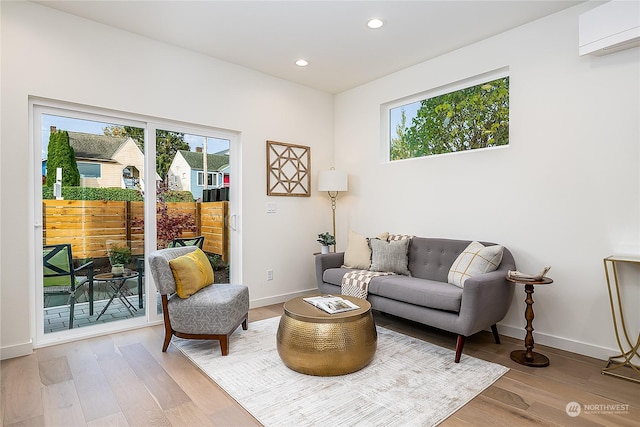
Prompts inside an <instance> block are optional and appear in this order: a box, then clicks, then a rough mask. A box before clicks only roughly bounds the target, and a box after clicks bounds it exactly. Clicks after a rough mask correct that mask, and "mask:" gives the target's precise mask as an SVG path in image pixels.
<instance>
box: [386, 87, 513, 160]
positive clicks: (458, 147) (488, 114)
mask: <svg viewBox="0 0 640 427" xmlns="http://www.w3.org/2000/svg"><path fill="white" fill-rule="evenodd" d="M454 86H456V87H460V85H452V87H451V88H444V90H440V91H439V93H437V94H434V95H433V96H428V95H429V94H426V95H427V96H426V97H425V96H423V97H422V98H421V99H417V100H413V101H411V102H407V103H404V104H402V105H398V106H392V107H391V108H389V117H388V120H389V159H390V160H392V161H393V160H402V159H410V158H416V157H425V156H432V155H437V154H445V153H453V152H457V151H466V150H475V149H479V148H488V147H498V146H502V145H508V144H509V77H508V76H504V77H499V78H492V79H491V80H484V81H481V82H480V83H476V82H474V84H472V85H467V86H464V85H463V86H464V87H462V88H459V89H456V90H451V89H453V88H454Z"/></svg>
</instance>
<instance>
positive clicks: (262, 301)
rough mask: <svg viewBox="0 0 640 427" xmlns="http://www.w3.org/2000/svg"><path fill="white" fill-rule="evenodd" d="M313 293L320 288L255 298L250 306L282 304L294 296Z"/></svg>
mask: <svg viewBox="0 0 640 427" xmlns="http://www.w3.org/2000/svg"><path fill="white" fill-rule="evenodd" d="M313 293H316V294H317V293H318V288H310V289H307V290H304V291H297V292H291V293H287V294H280V295H274V296H270V297H267V298H258V299H254V300H251V302H250V303H249V306H250V308H258V307H264V306H266V305H271V304H280V303H283V302H287V301H289V300H290V299H292V298H296V297H303V296H307V295H309V294H313Z"/></svg>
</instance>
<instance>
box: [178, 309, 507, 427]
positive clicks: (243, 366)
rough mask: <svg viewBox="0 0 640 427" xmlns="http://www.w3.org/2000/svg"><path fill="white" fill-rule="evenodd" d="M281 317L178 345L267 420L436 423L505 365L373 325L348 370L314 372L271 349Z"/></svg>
mask: <svg viewBox="0 0 640 427" xmlns="http://www.w3.org/2000/svg"><path fill="white" fill-rule="evenodd" d="M279 320H280V318H279V317H274V318H271V319H266V320H262V321H259V322H253V323H250V324H249V329H248V330H246V331H243V330H242V329H238V330H237V331H236V332H235V333H234V334H233V335H232V336H231V338H230V340H229V355H228V356H224V357H222V355H221V353H220V346H219V344H218V342H217V341H197V340H181V339H176V338H175V337H174V338H173V340H172V344H173V345H175V346H176V347H177V348H179V349H180V350H181V351H182V352H183V353H184V354H185V355H186V356H187V357H188V358H189V359H191V360H192V361H193V363H195V364H196V365H197V366H198V367H199V368H200V369H201V370H202V371H203V372H205V373H206V374H207V375H208V376H209V377H211V378H212V379H213V380H214V381H215V382H216V383H217V384H218V385H220V387H222V388H223V389H224V390H225V391H226V392H227V393H228V394H229V395H230V396H231V397H233V398H234V399H235V400H236V401H237V402H238V403H239V404H240V405H242V406H243V407H244V408H245V409H246V410H247V411H248V412H249V413H251V414H252V415H253V416H254V417H255V418H256V419H257V420H258V421H260V423H262V424H263V425H265V426H268V427H271V426H273V427H281V426H315V425H317V426H324V425H340V426H367V427H369V426H433V425H437V424H438V423H440V422H442V421H443V420H445V419H446V418H447V417H448V416H449V415H451V414H453V413H454V412H455V411H457V410H458V409H460V408H461V407H462V406H463V405H465V404H466V403H467V402H469V401H470V400H471V399H473V398H474V397H475V396H477V395H478V394H480V393H481V392H482V391H483V390H484V389H486V388H487V387H489V386H490V385H491V384H493V383H494V382H495V381H496V380H497V379H498V378H500V377H501V376H502V375H504V374H505V373H506V372H507V371H508V368H506V367H504V366H501V365H497V364H495V363H491V362H486V361H483V360H480V359H476V358H474V357H470V356H466V355H464V354H463V355H462V359H461V360H460V363H454V362H453V359H454V352H453V351H451V350H447V349H444V348H442V347H438V346H436V345H433V344H430V343H428V342H425V341H422V340H419V339H416V338H412V337H409V336H406V335H403V334H400V333H398V332H394V331H391V330H389V329H385V328H383V327H380V326H378V327H377V328H378V349H377V351H376V355H375V357H374V359H373V361H372V362H371V363H370V364H369V365H368V366H367V367H365V368H364V369H362V370H360V371H358V372H355V373H353V374H349V375H342V376H336V377H315V376H310V375H304V374H300V373H298V372H295V371H292V370H291V369H289V368H287V367H286V366H285V365H284V364H283V363H282V361H281V360H280V357H279V356H278V351H277V349H276V331H277V329H278V322H279Z"/></svg>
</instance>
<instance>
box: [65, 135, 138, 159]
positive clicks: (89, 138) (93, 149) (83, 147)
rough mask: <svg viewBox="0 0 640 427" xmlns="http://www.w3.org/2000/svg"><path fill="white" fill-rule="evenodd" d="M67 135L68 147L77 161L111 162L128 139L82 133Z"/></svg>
mask: <svg viewBox="0 0 640 427" xmlns="http://www.w3.org/2000/svg"><path fill="white" fill-rule="evenodd" d="M68 133H69V145H71V147H72V148H73V150H74V151H75V152H76V158H77V159H91V160H103V161H104V160H111V159H113V155H114V154H115V153H116V151H118V148H120V147H121V146H122V144H124V143H125V142H126V141H127V139H128V138H118V137H114V136H106V135H94V134H90V133H83V132H68Z"/></svg>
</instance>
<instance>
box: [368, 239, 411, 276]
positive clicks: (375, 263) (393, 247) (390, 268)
mask: <svg viewBox="0 0 640 427" xmlns="http://www.w3.org/2000/svg"><path fill="white" fill-rule="evenodd" d="M410 242H411V239H401V240H393V241H390V242H387V241H385V240H379V239H371V240H370V241H369V244H370V245H371V253H372V254H371V267H369V270H371V271H383V272H392V273H398V274H403V275H405V276H410V275H411V272H410V271H409V269H408V267H407V265H408V263H409V258H408V248H409V243H410Z"/></svg>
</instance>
